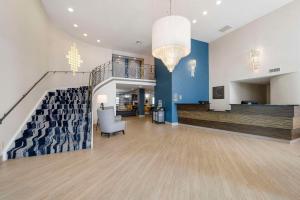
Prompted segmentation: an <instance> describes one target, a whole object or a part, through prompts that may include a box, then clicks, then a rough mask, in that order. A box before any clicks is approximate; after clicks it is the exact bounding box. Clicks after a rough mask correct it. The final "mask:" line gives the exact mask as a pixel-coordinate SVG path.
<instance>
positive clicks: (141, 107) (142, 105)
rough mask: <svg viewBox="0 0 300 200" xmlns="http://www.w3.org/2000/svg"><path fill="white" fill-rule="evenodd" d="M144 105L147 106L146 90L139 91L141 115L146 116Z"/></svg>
mask: <svg viewBox="0 0 300 200" xmlns="http://www.w3.org/2000/svg"><path fill="white" fill-rule="evenodd" d="M144 105H145V89H143V88H140V89H139V115H144V114H145V113H144V112H145V111H144V109H145V108H144Z"/></svg>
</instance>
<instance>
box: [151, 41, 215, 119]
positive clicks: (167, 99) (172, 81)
mask: <svg viewBox="0 0 300 200" xmlns="http://www.w3.org/2000/svg"><path fill="white" fill-rule="evenodd" d="M191 48H192V49H191V53H190V55H188V56H187V57H185V58H183V59H182V60H181V61H180V62H179V64H178V65H177V66H176V67H175V70H174V71H173V73H170V72H168V70H167V68H166V67H165V66H164V64H163V63H162V62H161V61H160V60H159V59H155V66H156V81H157V86H156V88H155V97H156V98H155V99H156V102H157V101H158V100H159V99H162V100H163V102H164V106H165V107H166V109H167V110H166V120H167V121H168V122H177V121H178V119H177V111H176V104H175V103H198V101H200V100H202V101H208V99H209V72H208V69H209V67H208V65H209V63H208V48H209V46H208V43H205V42H201V41H197V40H192V46H191ZM193 59H194V60H196V63H197V66H196V70H195V77H192V76H191V71H190V66H189V62H190V61H191V60H193ZM174 97H177V98H174ZM179 97H182V98H181V99H180V98H179Z"/></svg>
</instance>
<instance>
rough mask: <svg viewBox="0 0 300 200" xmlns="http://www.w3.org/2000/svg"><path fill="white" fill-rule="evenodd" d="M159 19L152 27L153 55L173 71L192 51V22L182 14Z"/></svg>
mask: <svg viewBox="0 0 300 200" xmlns="http://www.w3.org/2000/svg"><path fill="white" fill-rule="evenodd" d="M171 3H172V2H171V0H170V16H167V17H163V18H161V19H159V20H157V21H156V22H155V23H154V24H153V27H152V55H153V56H154V57H155V58H159V59H161V60H162V62H163V63H164V64H165V65H166V67H167V68H168V70H169V71H170V72H172V71H173V70H174V68H175V66H176V65H177V64H178V63H179V61H180V59H181V58H183V57H185V56H187V55H189V54H190V52H191V23H190V21H189V20H188V19H187V18H185V17H182V16H175V15H172V10H171V8H172V7H171Z"/></svg>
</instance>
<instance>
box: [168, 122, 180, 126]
mask: <svg viewBox="0 0 300 200" xmlns="http://www.w3.org/2000/svg"><path fill="white" fill-rule="evenodd" d="M166 124H168V125H171V126H178V125H179V124H178V122H166Z"/></svg>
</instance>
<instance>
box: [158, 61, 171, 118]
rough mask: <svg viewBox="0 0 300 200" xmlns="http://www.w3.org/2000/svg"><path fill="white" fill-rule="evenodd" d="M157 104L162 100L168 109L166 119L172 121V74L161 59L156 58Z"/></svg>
mask: <svg viewBox="0 0 300 200" xmlns="http://www.w3.org/2000/svg"><path fill="white" fill-rule="evenodd" d="M155 67H156V68H155V77H156V86H155V104H156V105H157V103H158V100H162V102H163V107H165V109H166V116H165V117H166V121H168V122H171V121H172V74H171V73H170V72H169V71H168V70H167V68H166V67H165V65H164V64H163V63H162V61H161V60H159V59H155Z"/></svg>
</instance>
